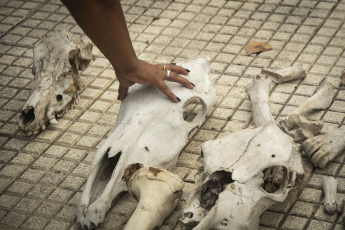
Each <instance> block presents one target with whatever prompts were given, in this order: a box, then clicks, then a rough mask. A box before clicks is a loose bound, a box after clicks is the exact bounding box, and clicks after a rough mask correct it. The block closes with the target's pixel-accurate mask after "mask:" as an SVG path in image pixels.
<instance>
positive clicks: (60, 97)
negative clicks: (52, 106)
mask: <svg viewBox="0 0 345 230" xmlns="http://www.w3.org/2000/svg"><path fill="white" fill-rule="evenodd" d="M56 101H57V102H60V101H62V95H61V94H58V95H56Z"/></svg>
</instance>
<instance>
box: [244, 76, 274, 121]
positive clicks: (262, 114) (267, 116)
mask: <svg viewBox="0 0 345 230" xmlns="http://www.w3.org/2000/svg"><path fill="white" fill-rule="evenodd" d="M270 84H271V80H270V79H269V78H265V77H264V76H263V75H258V76H256V77H255V78H254V79H253V81H252V82H251V83H250V84H249V85H248V86H247V88H246V92H247V93H248V95H249V97H250V100H251V102H252V111H253V123H254V125H256V126H260V125H264V124H266V123H267V122H270V121H273V120H274V119H273V117H272V114H271V111H270V107H269V91H270Z"/></svg>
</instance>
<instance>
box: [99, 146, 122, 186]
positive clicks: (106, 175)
mask: <svg viewBox="0 0 345 230" xmlns="http://www.w3.org/2000/svg"><path fill="white" fill-rule="evenodd" d="M109 151H110V148H108V150H107V152H106V153H105V154H104V157H103V162H102V166H101V170H100V172H101V173H100V180H101V181H106V180H109V179H110V177H111V174H112V173H113V171H114V169H115V167H116V165H117V163H118V161H119V159H120V156H121V152H119V153H118V154H116V155H115V156H114V157H110V158H109V157H108V153H109Z"/></svg>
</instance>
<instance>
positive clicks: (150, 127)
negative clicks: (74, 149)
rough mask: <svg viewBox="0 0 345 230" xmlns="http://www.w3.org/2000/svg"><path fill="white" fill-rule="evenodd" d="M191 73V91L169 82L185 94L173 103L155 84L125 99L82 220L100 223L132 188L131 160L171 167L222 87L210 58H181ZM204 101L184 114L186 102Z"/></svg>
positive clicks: (101, 151) (90, 182) (97, 161)
mask: <svg viewBox="0 0 345 230" xmlns="http://www.w3.org/2000/svg"><path fill="white" fill-rule="evenodd" d="M179 65H181V66H183V67H184V68H188V69H190V70H191V72H190V73H189V74H188V79H189V80H190V81H191V82H193V83H194V84H195V85H196V87H195V88H194V89H193V90H190V89H188V88H185V87H181V85H179V84H176V83H175V82H166V84H167V85H168V87H169V88H170V89H171V91H173V92H174V93H175V94H176V95H178V97H179V98H180V99H181V101H180V102H179V103H173V102H171V101H170V100H168V99H167V98H166V97H164V95H162V93H161V92H160V91H159V90H158V89H157V88H155V87H153V86H148V85H139V84H136V85H134V86H133V87H131V88H130V90H129V93H128V95H127V97H126V98H125V99H124V100H122V102H121V106H120V110H119V114H118V116H117V121H116V124H115V127H114V129H113V130H112V131H111V132H110V134H109V136H108V138H107V139H106V140H105V141H104V142H103V143H102V145H101V146H100V147H99V148H98V149H97V152H96V154H95V157H94V160H93V163H92V166H91V167H92V169H91V173H90V175H89V176H88V179H87V182H86V185H85V188H84V190H83V193H82V194H81V197H80V201H79V204H78V206H77V214H76V215H77V217H76V222H77V224H80V225H81V226H83V227H85V226H86V227H88V228H90V227H91V226H93V225H95V226H97V225H98V224H99V223H101V222H103V221H104V218H105V214H106V212H107V211H108V210H109V209H110V207H111V204H112V202H113V201H114V200H116V198H117V197H118V195H119V194H120V193H121V192H124V191H126V190H127V188H126V184H125V182H124V180H123V179H122V178H123V175H124V171H125V169H126V168H127V166H128V165H131V164H134V163H141V164H143V165H144V167H157V168H161V169H171V168H172V167H174V165H175V163H176V161H177V158H178V155H179V153H180V151H181V149H182V148H183V147H184V146H185V144H186V143H187V141H188V134H189V133H190V132H191V130H192V129H194V128H195V127H197V126H199V125H201V124H202V122H203V120H204V118H205V116H206V114H207V112H208V111H210V109H211V107H212V106H213V105H215V103H216V90H215V88H214V86H213V85H212V83H211V81H210V78H209V75H208V74H209V62H208V59H207V58H193V59H190V60H187V61H186V62H184V63H179ZM196 104H199V105H200V106H198V107H200V110H197V111H195V114H196V116H195V117H193V119H188V120H186V119H184V117H183V114H184V110H185V108H186V107H189V106H194V105H196Z"/></svg>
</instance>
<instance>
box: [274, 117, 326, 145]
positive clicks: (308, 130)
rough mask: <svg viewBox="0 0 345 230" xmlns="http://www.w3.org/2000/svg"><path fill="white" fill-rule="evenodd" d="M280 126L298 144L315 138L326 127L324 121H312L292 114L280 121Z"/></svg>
mask: <svg viewBox="0 0 345 230" xmlns="http://www.w3.org/2000/svg"><path fill="white" fill-rule="evenodd" d="M279 125H280V126H279V127H280V128H281V129H283V130H284V131H285V132H286V133H290V135H291V136H292V137H293V139H294V141H295V142H297V143H301V142H303V141H305V140H306V139H308V138H310V137H313V136H315V135H316V134H317V133H319V132H320V131H321V129H322V128H323V126H324V124H323V122H322V121H311V120H308V118H306V117H305V116H303V115H299V114H291V115H289V116H287V117H286V118H283V119H280V120H279Z"/></svg>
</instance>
